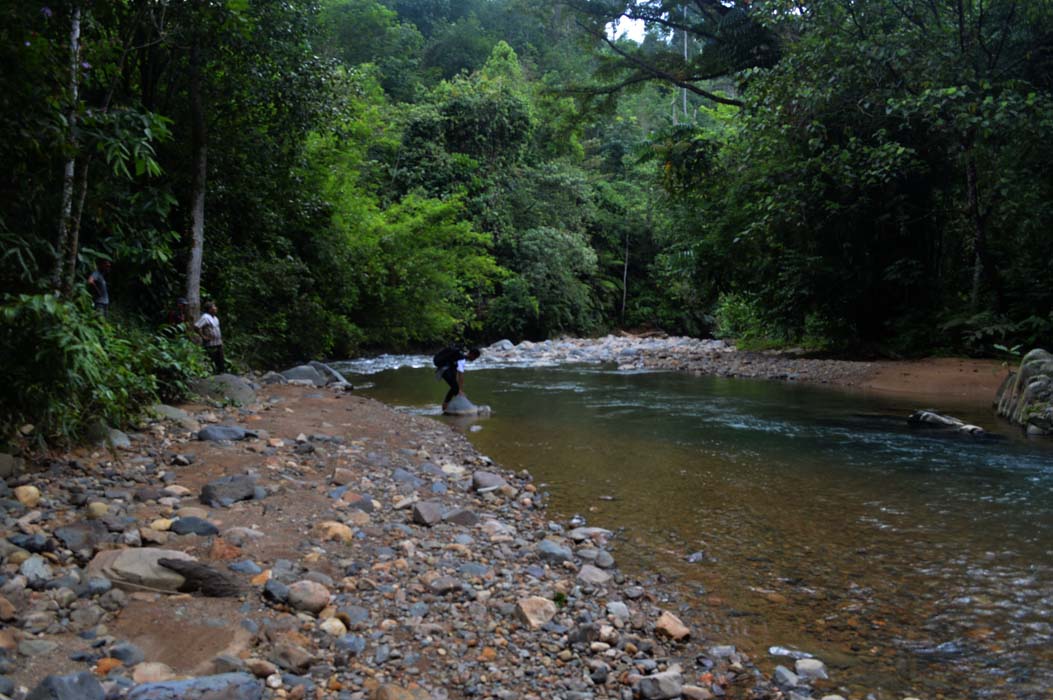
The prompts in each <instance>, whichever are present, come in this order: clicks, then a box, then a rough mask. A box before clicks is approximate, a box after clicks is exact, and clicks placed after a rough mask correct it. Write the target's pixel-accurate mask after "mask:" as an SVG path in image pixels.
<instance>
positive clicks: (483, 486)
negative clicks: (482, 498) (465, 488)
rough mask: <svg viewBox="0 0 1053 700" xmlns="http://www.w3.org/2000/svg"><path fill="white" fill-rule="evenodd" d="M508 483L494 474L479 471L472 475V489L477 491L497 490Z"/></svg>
mask: <svg viewBox="0 0 1053 700" xmlns="http://www.w3.org/2000/svg"><path fill="white" fill-rule="evenodd" d="M506 483H507V482H505V480H504V479H503V478H501V477H500V476H498V475H497V474H494V473H493V472H484V471H477V472H475V473H474V474H472V488H473V489H475V490H476V491H483V490H496V489H499V488H501V487H502V486H504V485H505V484H506Z"/></svg>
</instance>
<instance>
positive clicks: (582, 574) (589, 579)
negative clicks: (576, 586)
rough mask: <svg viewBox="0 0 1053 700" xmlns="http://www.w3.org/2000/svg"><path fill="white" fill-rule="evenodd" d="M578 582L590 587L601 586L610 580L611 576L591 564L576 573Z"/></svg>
mask: <svg viewBox="0 0 1053 700" xmlns="http://www.w3.org/2000/svg"><path fill="white" fill-rule="evenodd" d="M578 580H579V581H581V582H582V583H586V584H588V585H590V586H602V585H604V584H606V583H607V582H608V581H610V580H611V575H610V574H608V573H607V572H606V571H604V570H603V569H598V568H596V567H595V566H593V565H592V564H586V565H585V566H583V567H581V571H579V572H578Z"/></svg>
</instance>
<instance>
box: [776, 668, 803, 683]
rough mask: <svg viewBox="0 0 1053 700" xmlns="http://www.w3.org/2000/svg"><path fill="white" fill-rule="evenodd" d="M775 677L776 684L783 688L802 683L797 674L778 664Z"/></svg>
mask: <svg viewBox="0 0 1053 700" xmlns="http://www.w3.org/2000/svg"><path fill="white" fill-rule="evenodd" d="M773 678H774V679H775V684H776V685H778V686H780V687H782V688H796V687H797V686H798V685H800V683H801V679H800V678H798V677H797V674H796V673H794V672H793V671H791V670H790V669H788V668H786V667H785V666H776V667H775V674H774V675H773Z"/></svg>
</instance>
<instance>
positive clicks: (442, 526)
mask: <svg viewBox="0 0 1053 700" xmlns="http://www.w3.org/2000/svg"><path fill="white" fill-rule="evenodd" d="M611 347H613V341H612V346H611ZM656 352H659V351H658V350H656ZM622 359H625V360H626V362H635V361H637V360H638V359H639V357H638V355H637V356H636V357H635V358H629V357H628V356H627V355H626V356H624V357H622ZM619 361H621V360H619ZM258 392H259V393H258V399H257V401H256V402H255V403H252V404H250V405H248V406H245V407H242V408H234V407H229V406H223V405H219V404H213V405H206V404H198V405H192V406H187V407H185V413H181V412H176V411H170V410H166V411H163V412H162V413H163V414H164V415H165V416H166V417H165V418H158V419H157V420H151V421H145V422H143V424H142V425H141V426H139V429H138V430H137V431H136V432H133V433H130V434H129V435H128V436H127V437H128V438H129V439H128V443H127V445H128V446H127V447H125V448H116V449H80V450H75V451H73V452H71V453H68V454H63V455H57V456H55V457H54V458H53V459H52V460H50V461H48V462H44V463H42V464H39V465H37V468H36V469H31V470H29V471H27V472H26V473H24V474H22V475H21V476H15V477H11V478H10V479H9V480H8V482H7V483H2V486H0V490H2V493H0V518H2V522H3V525H4V531H5V536H4V537H3V538H0V557H2V565H0V621H2V622H3V625H4V626H3V628H0V696H3V697H13V698H19V699H22V698H25V697H27V696H28V697H29V698H31V699H32V700H39V699H43V698H50V699H56V700H65V699H67V698H68V699H72V698H104V697H105V698H131V699H133V700H175V699H176V698H201V699H204V698H216V697H222V698H233V699H242V698H244V699H246V700H248V699H258V698H290V699H292V700H298V699H300V698H317V699H321V698H337V699H338V700H366V699H370V700H425V699H431V700H441V699H444V698H493V699H497V700H550V699H560V700H590V699H593V698H618V699H619V700H635V699H636V698H644V699H647V700H659V699H661V698H680V697H683V698H694V699H702V700H704V699H706V698H714V697H732V698H753V699H756V700H760V699H765V698H771V699H778V698H796V699H798V700H800V699H803V698H809V697H816V698H818V697H821V696H823V695H827V694H829V693H830V692H832V691H833V689H835V686H834V685H833V682H831V681H829V680H827V679H825V678H824V676H825V675H826V673H825V669H824V668H822V667H821V664H820V663H819V662H818V661H812V662H810V663H809V664H806V665H805V668H799V669H797V672H796V673H795V672H790V671H789V670H788V669H787V670H786V671H787V672H786V673H783V674H780V675H779V676H777V677H776V678H767V677H765V676H764V675H763V674H762V673H761V672H760V671H759V670H758V669H757V668H756V667H755V666H754V665H753V664H752V663H751V661H750V659H748V658H747V657H746V656H745V655H744V654H742V653H739V652H738V651H736V650H735V649H734V648H732V647H728V646H726V645H721V644H720V640H719V639H711V638H709V635H708V634H707V631H706V630H705V629H703V628H700V627H699V626H698V625H696V624H693V623H692V621H691V619H690V613H689V610H690V606H687V605H684V602H683V601H678V600H676V599H675V598H674V597H673V594H672V592H671V591H670V590H667V589H666V588H664V587H663V586H662V585H661V583H660V580H661V573H662V572H652V574H650V575H648V576H645V577H643V578H632V577H628V576H626V575H625V574H623V573H622V572H621V571H620V570H619V568H618V566H617V563H616V562H615V560H614V557H613V556H612V555H611V552H610V549H609V546H610V543H611V540H612V537H614V536H615V535H614V533H611V532H609V531H608V530H605V529H603V528H602V523H582V522H580V520H576V521H575V522H574V523H570V522H563V521H561V520H560V519H559V518H557V517H550V515H549V514H548V512H547V510H546V507H545V506H546V493H545V492H544V489H543V488H539V487H538V485H536V484H535V483H534V481H533V480H532V478H531V476H530V474H528V473H526V472H519V473H511V472H508V471H506V470H504V469H502V468H501V467H500V465H497V464H494V463H493V462H492V460H490V459H489V458H487V457H486V456H485V455H482V454H479V453H478V452H477V451H476V450H475V449H474V448H473V447H472V446H471V444H470V443H469V442H468V441H467V440H466V439H465V438H464V436H463V435H462V434H460V433H458V432H456V431H455V430H454V429H453V428H451V427H450V426H447V425H445V424H442V423H439V422H436V421H434V420H432V419H429V418H425V417H421V416H413V415H406V414H402V413H397V412H395V411H392V410H390V409H389V408H387V407H386V406H384V405H382V404H380V403H378V402H375V401H372V400H368V399H363V398H361V397H356V396H354V395H352V394H350V393H348V392H347V391H346V390H345V388H344V387H341V388H339V389H335V390H334V389H314V388H306V387H301V386H292V385H281V384H273V385H267V386H264V387H261V388H259V389H258ZM198 426H204V427H205V428H209V427H218V426H232V427H237V428H240V429H241V430H235V431H218V433H217V431H210V432H208V431H207V432H206V437H207V436H208V435H211V434H215V435H227V436H235V435H236V436H237V437H238V438H243V439H238V440H231V439H218V440H216V439H199V432H197V430H196V428H197V427H198ZM191 428H194V429H195V430H191Z"/></svg>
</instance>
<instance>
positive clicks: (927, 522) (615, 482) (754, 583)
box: [368, 367, 1053, 698]
mask: <svg viewBox="0 0 1053 700" xmlns="http://www.w3.org/2000/svg"><path fill="white" fill-rule="evenodd" d="M431 374H432V373H431V371H430V370H428V369H425V368H421V369H400V370H397V371H385V372H380V373H378V374H373V375H371V376H370V380H371V381H373V382H375V384H376V386H375V388H374V389H372V390H370V391H369V392H368V393H369V394H370V395H372V396H375V397H376V398H379V399H381V400H384V401H387V402H389V403H395V404H399V405H403V406H410V407H414V408H413V410H421V411H435V409H436V404H437V402H438V400H439V399H440V398H441V395H442V393H443V390H444V387H442V386H440V385H439V384H437V383H436V382H434V381H433V380H432V379H431ZM467 390H468V394H469V395H470V396H471V397H472V398H473V400H476V401H479V402H482V403H487V404H490V405H492V406H493V407H494V415H493V417H492V418H490V419H488V420H485V421H482V422H480V423H476V424H474V425H476V426H478V427H481V428H482V429H481V430H479V431H478V432H469V434H470V437H471V439H472V441H473V442H474V443H475V444H476V445H477V446H478V447H479V449H480V450H481V451H482V452H484V453H486V454H489V455H490V456H491V457H493V458H494V459H496V460H497V461H499V462H500V463H502V464H504V465H505V466H507V467H509V468H512V469H520V468H527V469H529V470H530V471H532V472H533V473H534V475H535V477H536V478H537V479H538V480H539V481H543V482H546V483H548V484H549V489H550V491H551V499H550V503H551V505H552V508H553V510H554V512H555V514H562V515H563V516H564V517H566V516H569V515H570V514H572V513H578V512H580V513H585V514H586V515H588V517H589V518H590V520H592V521H593V522H595V523H597V524H602V525H604V526H607V527H617V528H623V529H624V531H623V537H622V540H621V543H620V545H619V546H620V550H619V551H618V552H617V554H618V556H619V559H620V564H621V565H622V567H623V568H625V569H627V570H629V571H632V570H633V569H634V568H638V569H639V570H643V569H645V568H648V567H654V568H658V569H660V570H662V571H665V572H667V573H668V574H669V576H670V577H674V578H675V579H676V583H677V585H679V586H681V587H682V589H683V590H684V592H685V595H687V596H688V597H689V598H690V599H691V600H693V602H694V607H695V609H696V612H697V616H698V618H699V619H700V620H702V621H704V622H705V624H706V625H707V626H706V629H707V630H709V636H710V637H711V638H712V639H713V640H714V641H719V642H727V641H731V642H732V643H736V644H738V645H740V646H741V647H744V648H747V649H750V650H752V651H753V652H754V654H755V655H757V656H759V657H761V658H764V659H770V658H771V657H769V656H768V654H767V647H769V646H772V645H782V646H786V647H792V648H794V649H800V650H805V651H808V652H811V653H814V654H815V655H816V656H818V657H820V658H822V659H823V660H824V661H826V662H827V663H828V664H829V665H830V666H831V667H832V668H833V670H834V675H835V677H836V678H837V679H838V680H839V681H840V682H843V683H846V684H847V685H848V686H849V687H851V688H854V689H857V690H859V689H869V690H874V689H879V694H878V697H879V698H885V697H888V698H892V697H896V698H899V697H902V696H903V694H906V693H909V692H912V693H916V694H918V695H921V696H934V695H936V694H937V693H944V694H946V695H948V696H951V697H992V698H995V697H997V698H1030V697H1035V698H1038V697H1043V698H1045V697H1048V695H1047V693H1048V690H1047V689H1048V688H1049V687H1053V645H1051V642H1053V606H1051V603H1053V556H1051V553H1053V498H1051V496H1053V452H1051V450H1050V448H1049V445H1048V444H1045V445H1043V444H1041V443H1035V442H1029V441H1027V440H1026V439H1024V438H1022V437H1021V436H1020V435H1019V433H1018V432H1017V431H1014V430H1012V429H1011V428H1009V427H1008V426H1006V425H999V424H998V423H997V422H996V421H995V419H994V418H993V417H992V415H991V413H990V411H989V409H988V408H987V407H986V406H953V407H950V408H952V409H953V410H952V411H951V412H953V413H954V414H955V415H958V416H959V417H961V418H963V419H964V420H966V421H968V422H972V423H976V424H979V425H982V426H984V427H986V428H988V429H993V430H996V432H1000V433H1002V434H1003V437H1004V439H1002V440H975V439H969V438H953V439H952V438H947V437H941V436H939V435H937V434H934V433H931V432H924V431H916V430H912V429H910V428H909V427H908V426H907V425H906V420H905V418H906V416H907V415H908V414H909V413H910V411H911V410H913V409H914V408H918V407H919V406H915V405H902V403H901V401H900V400H887V399H880V398H873V397H866V396H862V395H853V394H849V393H844V392H836V391H830V390H823V389H818V388H814V387H804V386H794V385H790V384H782V383H774V382H759V381H747V380H722V379H718V378H706V377H703V378H698V377H689V376H684V375H669V374H654V373H652V374H632V375H627V374H624V373H616V372H605V371H602V370H597V369H596V368H587V369H580V368H579V369H575V368H566V367H563V368H513V369H509V368H505V369H501V370H496V369H492V370H485V369H484V370H482V371H473V372H471V373H470V374H469V376H468V381H467ZM926 403H931V404H934V405H935V406H936V407H937V408H940V407H943V406H941V402H940V397H932V398H931V399H930V400H928V401H926ZM466 425H467V424H466ZM601 496H604V497H613V499H614V500H603V499H601ZM699 551H701V552H703V554H704V556H703V557H702V558H701V559H702V560H701V562H698V563H688V562H687V561H685V557H686V556H687V555H688V554H690V553H693V552H699Z"/></svg>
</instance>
